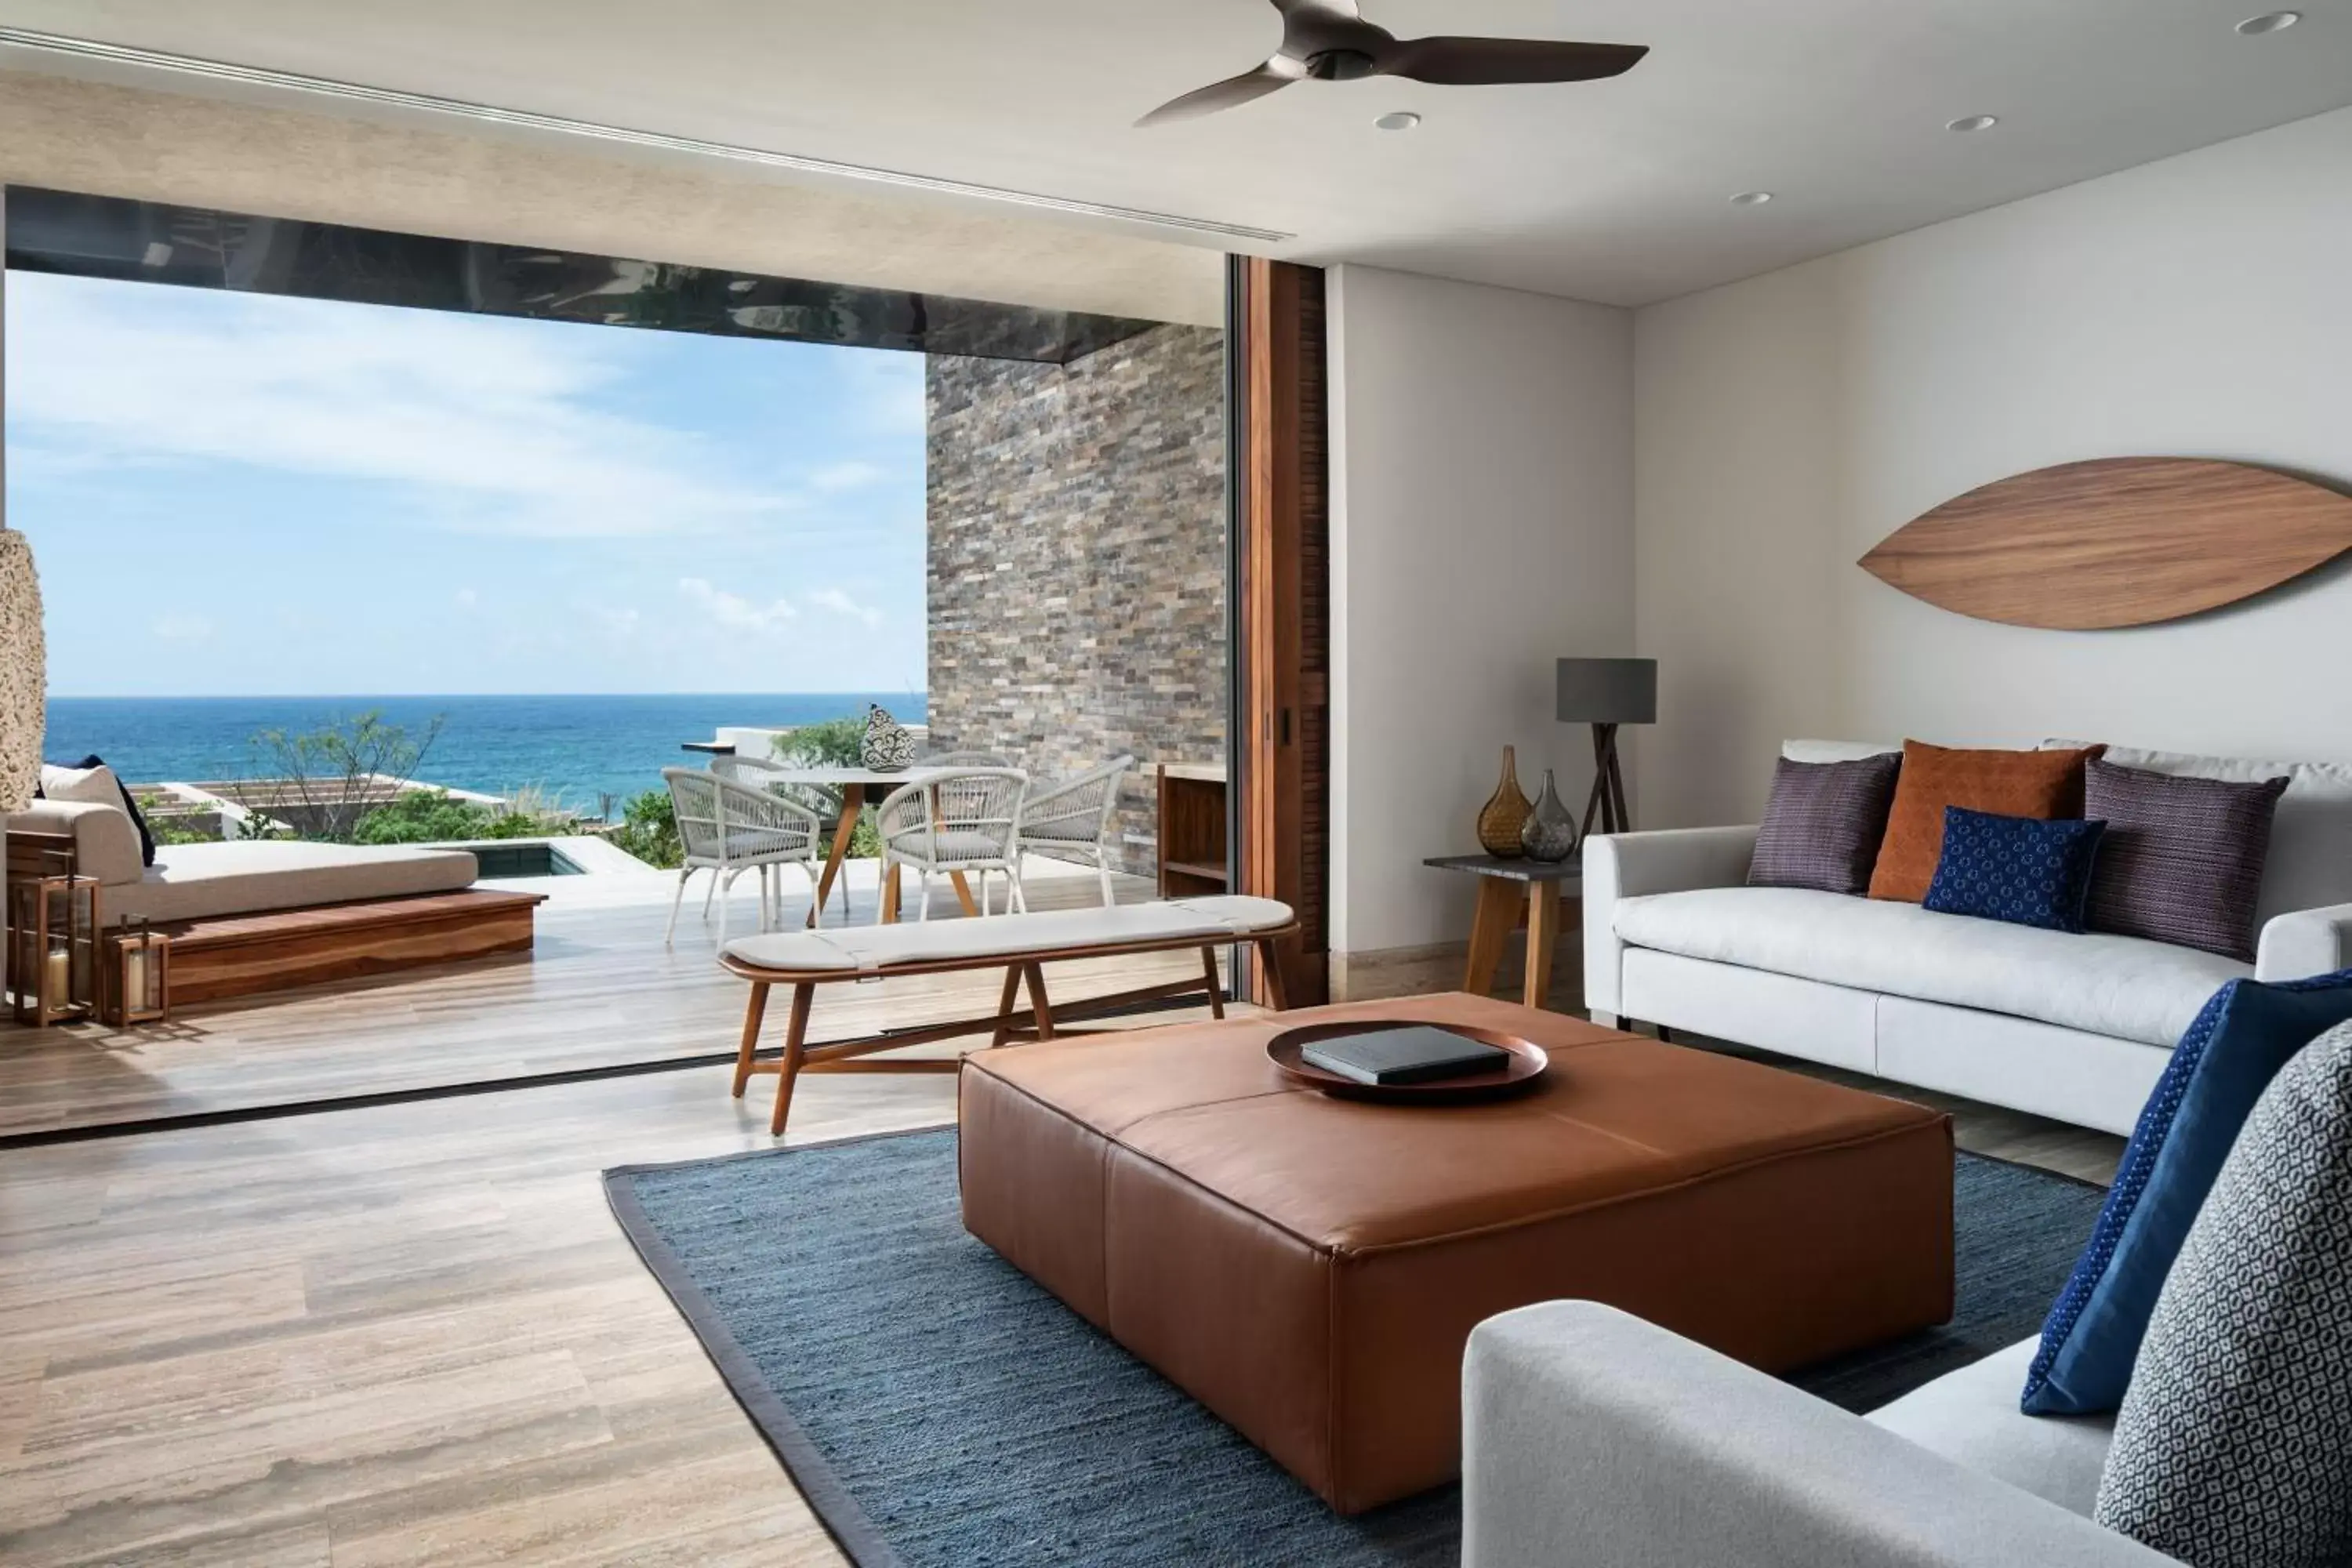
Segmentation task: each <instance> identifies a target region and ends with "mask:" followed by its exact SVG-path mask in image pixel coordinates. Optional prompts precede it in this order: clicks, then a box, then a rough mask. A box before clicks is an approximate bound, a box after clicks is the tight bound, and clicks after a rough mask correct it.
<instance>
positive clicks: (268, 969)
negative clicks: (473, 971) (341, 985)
mask: <svg viewBox="0 0 2352 1568" xmlns="http://www.w3.org/2000/svg"><path fill="white" fill-rule="evenodd" d="M546 901H547V895H546V894H544V893H510V892H503V891H499V890H495V889H488V888H468V889H462V890H460V891H457V892H454V893H425V894H421V895H418V896H415V897H411V898H404V899H372V900H362V901H361V902H357V903H349V904H322V905H320V906H317V907H315V908H312V909H307V910H272V911H270V912H268V913H267V914H257V915H223V916H218V917H215V918H214V919H210V920H196V921H173V922H169V923H164V924H159V925H157V926H156V928H155V929H156V930H157V931H161V932H163V933H164V934H165V935H167V936H169V937H170V938H171V939H172V1005H173V1006H174V1007H179V1006H183V1005H190V1004H194V1003H202V1002H220V1001H226V1000H228V999H229V998H231V997H236V996H254V995H259V994H263V993H265V992H270V991H284V990H288V989H289V988H291V987H293V986H297V985H316V984H320V983H321V982H324V981H330V980H352V979H357V978H359V977H361V976H362V975H369V974H383V973H389V972H391V971H394V970H400V969H413V968H415V967H417V966H419V965H421V964H427V963H456V962H458V961H461V960H464V959H470V958H485V957H488V956H489V955H491V954H493V953H500V952H530V947H531V937H532V917H533V913H534V911H536V910H537V909H538V908H539V906H540V905H541V904H542V903H544V902H546Z"/></svg>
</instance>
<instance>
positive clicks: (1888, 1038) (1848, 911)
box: [1584, 742, 2352, 1133]
mask: <svg viewBox="0 0 2352 1568" xmlns="http://www.w3.org/2000/svg"><path fill="white" fill-rule="evenodd" d="M2052 743H2053V744H2061V743H2071V742H2052ZM1900 749H1901V748H1900V747H1899V746H1877V745H1864V744H1855V743H1851V742H1790V744H1789V745H1788V747H1787V748H1785V754H1786V755H1788V756H1790V758H1792V759H1793V760H1796V761H1800V762H1833V761H1841V760H1844V759H1846V758H1851V757H1858V756H1866V755H1870V754H1872V753H1874V752H1883V751H1898V750H1900ZM2107 758H2108V760H2109V761H2111V762H2114V763H2119V764H2121V765H2123V766H2125V767H2134V768H2147V769H2152V770H2155V771H2158V772H2163V773H2187V774H2194V775H2197V776H2200V777H2210V778H2229V779H2237V780H2259V779H2265V778H2274V777H2278V776H2280V775H2282V774H2284V775H2285V776H2286V777H2287V778H2288V779H2289V781H2290V783H2289V784H2288V786H2287V790H2286V793H2285V795H2284V796H2282V797H2281V799H2280V802H2279V806H2278V814H2277V817H2276V820H2275V824H2274V826H2273V832H2272V839H2271V852H2270V859H2269V861H2268V863H2267V867H2266V868H2265V871H2264V875H2263V891H2262V898H2261V901H2260V904H2259V906H2258V910H2257V919H2258V921H2259V924H2260V928H2261V934H2260V942H2259V945H2258V949H2257V953H2256V959H2255V962H2254V963H2252V964H2251V965H2250V964H2245V963H2239V962H2238V961H2236V960H2234V959H2230V958H2223V957H2219V956H2217V955H2215V954H2213V953H2210V952H2199V951H2197V950H2196V949H2193V948H2185V947H2176V946H2173V945H2171V944H2170V943H2167V942H2147V941H2143V940H2141V939H2138V938H2136V937H2121V936H2107V935H2102V934H2098V933H2090V934H2085V935H2080V936H2076V935H2070V934H2068V933H2065V932H2063V931H2038V930H2033V929H2031V928H2028V927H2024V926H2015V925H2008V924H2004V923H2002V922H2000V921H1982V920H1973V919H1969V918H1967V917H1964V916H1957V915H1940V914H1934V913H1931V912H1929V911H1928V910H1924V909H1921V908H1920V907H1919V906H1918V905H1916V904H1906V903H1894V902H1889V901H1885V900H1871V899H1864V898H1855V897H1849V896H1846V895H1843V894H1839V893H1821V892H1812V891H1809V890H1806V889H1790V888H1750V887H1748V885H1747V880H1748V861H1749V859H1750V858H1751V857H1752V855H1753V854H1754V851H1755V847H1756V833H1757V830H1756V829H1755V828H1754V827H1752V826H1749V827H1702V828H1687V829H1679V830H1673V831H1667V832H1658V833H1628V834H1618V835H1613V836H1608V837H1595V838H1593V839H1591V841H1590V842H1588V844H1587V845H1586V847H1585V851H1584V987H1585V993H1584V999H1585V1005H1586V1006H1587V1007H1588V1008H1589V1009H1591V1011H1592V1013H1593V1015H1594V1016H1595V1017H1596V1018H1599V1019H1600V1020H1601V1021H1602V1022H1604V1023H1611V1022H1615V1021H1618V1020H1621V1019H1645V1020H1648V1021H1650V1022H1652V1023H1656V1024H1663V1025H1667V1026H1672V1027H1675V1028H1680V1029H1688V1030H1690V1031H1692V1032H1694V1033H1697V1034H1704V1035H1710V1036H1714V1037H1717V1038H1721V1039H1727V1040H1734V1041H1738V1042H1739V1043H1740V1044H1743V1045H1749V1046H1756V1047H1762V1048H1764V1049H1767V1050H1773V1051H1780V1052H1782V1053H1785V1054H1787V1055H1789V1056H1794V1057H1802V1058H1807V1059H1809V1060H1812V1061H1819V1062H1825V1063H1828V1064H1830V1065H1832V1066H1835V1067H1842V1068H1851V1069H1853V1070H1855V1071H1858V1072H1864V1073H1871V1074H1874V1075H1876V1076H1878V1077H1881V1078H1886V1079H1895V1080H1896V1081H1898V1082H1902V1083H1909V1084H1917V1085H1919V1086H1921V1087H1923V1088H1927V1089H1941V1090H1944V1091H1946V1092H1948V1093H1952V1094H1958V1095H1964V1096H1966V1097H1968V1098H1969V1099H1971V1100H1984V1101H1988V1102H1990V1103H1991V1104H1995V1105H2005V1106H2011V1107H2013V1108H2015V1109H2017V1110H2029V1111H2032V1112H2035V1113H2037V1114H2039V1115H2043V1116H2050V1117H2054V1118H2056V1119H2058V1120H2060V1121H2072V1122H2076V1123H2079V1124H2080V1125H2083V1126H2085V1127H2095V1128H2099V1129H2101V1130H2103V1131H2109V1132H2117V1133H2127V1132H2129V1131H2131V1129H2132V1124H2133V1122H2134V1121H2136V1120H2137V1117H2138V1115H2139V1110H2140V1107H2141V1105H2142V1103H2143V1102H2145V1101H2146V1100H2147V1094H2148V1090H2149V1089H2152V1088H2153V1087H2154V1086H2155V1083H2156V1079H2157V1078H2158V1075H2159V1074H2160V1073H2162V1072H2163V1070H2164V1064H2165V1062H2166V1061H2167V1059H2168V1058H2169V1056H2170V1054H2171V1050H2172V1047H2173V1045H2174V1043H2175V1042H2177V1041H2178V1040H2179V1037H2180V1035H2181V1032H2182V1031H2183V1030H2184V1029H2186V1028H2187V1027H2188V1026H2189V1023H2190V1021H2191V1020H2193V1019H2194V1018H2195V1017H2196V1016H2197V1012H2198V1009H2199V1008H2200V1007H2201V1006H2203V1005H2204V1004H2205V1002H2206V1000H2207V998H2209V997H2210V996H2211V995H2212V994H2213V992H2214V991H2215V990H2217V989H2218V988H2219V987H2220V986H2221V984H2222V983H2223V982H2224V981H2227V980H2230V979H2231V978H2234V977H2237V976H2242V975H2249V974H2251V975H2254V976H2256V977H2258V978H2261V979H2264V980H2285V979H2294V978H2298V977H2301V976H2304V975H2308V974H2322V973H2327V972H2329V971H2331V970H2335V969H2341V968H2344V967H2347V965H2352V766H2345V765H2339V764H2320V763H2300V764H2294V763H2276V764H2273V763H2260V762H2251V761H2242V760H2237V759H2231V758H2222V757H2200V756H2190V755H2187V754H2184V753H2179V752H2142V751H2132V750H2127V749H2125V748H2122V747H2112V748H2110V749H2109V751H2108V752H2107Z"/></svg>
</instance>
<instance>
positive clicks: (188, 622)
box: [148, 616, 213, 642]
mask: <svg viewBox="0 0 2352 1568" xmlns="http://www.w3.org/2000/svg"><path fill="white" fill-rule="evenodd" d="M148 630H150V631H152V632H153V633H154V634H155V636H156V637H159V638H161V639H162V640H163V641H164V642H208V641H210V640H211V638H212V635H213V624H212V622H210V621H208V620H206V619H205V617H204V616H157V617H156V619H155V624H154V625H153V626H150V627H149V628H148Z"/></svg>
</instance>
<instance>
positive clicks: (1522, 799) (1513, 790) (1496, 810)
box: [1478, 746, 1534, 860]
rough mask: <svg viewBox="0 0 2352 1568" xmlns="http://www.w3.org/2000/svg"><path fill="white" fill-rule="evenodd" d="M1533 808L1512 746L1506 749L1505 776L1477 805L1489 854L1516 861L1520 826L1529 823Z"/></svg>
mask: <svg viewBox="0 0 2352 1568" xmlns="http://www.w3.org/2000/svg"><path fill="white" fill-rule="evenodd" d="M1533 809H1534V807H1532V806H1530V805H1528V797H1527V796H1526V795H1522V794H1520V793H1519V766H1518V759H1517V757H1515V756H1514V755H1513V754H1512V752H1511V748H1510V747H1508V746H1505V747H1504V748H1503V779H1502V782H1501V783H1500V784H1496V786H1495V793H1494V794H1493V795H1490V796H1488V797H1487V800H1486V805H1482V806H1480V807H1479V808H1478V844H1479V847H1481V848H1483V849H1485V850H1486V853H1487V854H1489V855H1492V856H1495V857H1496V858H1498V859H1504V860H1515V859H1517V858H1518V857H1519V856H1520V854H1521V853H1522V851H1521V849H1520V847H1519V829H1520V828H1522V827H1524V826H1527V821H1528V812H1529V811H1531V810H1533Z"/></svg>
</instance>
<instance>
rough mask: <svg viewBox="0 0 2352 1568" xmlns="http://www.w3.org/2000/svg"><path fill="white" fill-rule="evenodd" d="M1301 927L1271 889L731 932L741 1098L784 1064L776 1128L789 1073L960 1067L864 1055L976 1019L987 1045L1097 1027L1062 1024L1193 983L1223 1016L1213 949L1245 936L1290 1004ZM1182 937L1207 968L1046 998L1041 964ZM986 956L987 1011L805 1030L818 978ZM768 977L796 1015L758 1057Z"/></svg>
mask: <svg viewBox="0 0 2352 1568" xmlns="http://www.w3.org/2000/svg"><path fill="white" fill-rule="evenodd" d="M1297 934H1298V921H1297V916H1296V915H1294V914H1293V913H1292V911H1291V910H1290V907H1289V906H1288V905H1286V904H1281V903H1276V901H1275V900H1271V899H1253V898H1243V897H1217V898H1204V899H1189V900H1181V901H1177V902H1171V903H1152V904H1129V905H1126V906H1123V907H1120V908H1116V909H1104V910H1055V911H1053V912H1051V913H1044V914H1023V915H982V916H978V917H973V918H969V919H964V920H957V921H940V922H939V923H938V924H936V925H933V924H930V923H928V922H925V923H921V924H916V925H889V926H868V927H863V928H857V929H856V930H838V929H829V930H824V931H787V932H772V933H769V934H765V935H761V936H751V937H742V938H739V939H738V940H736V941H734V942H729V943H728V944H727V947H726V950H725V951H724V952H721V953H720V954H719V964H720V966H721V967H723V968H725V969H726V970H728V971H729V972H730V973H735V974H740V975H741V976H742V977H743V978H744V979H746V980H748V981H750V982H751V1002H750V1004H749V1005H748V1006H747V1008H746V1009H745V1012H744V1015H743V1039H742V1043H741V1045H740V1047H738V1048H737V1051H736V1056H735V1088H734V1094H735V1098H736V1099H738V1100H740V1099H742V1098H743V1091H744V1089H745V1088H746V1087H747V1086H748V1085H749V1084H750V1083H751V1075H752V1074H754V1073H774V1074H776V1075H777V1078H776V1108H775V1111H774V1114H773V1115H772V1116H771V1117H770V1119H769V1122H768V1131H770V1132H772V1133H773V1134H774V1135H776V1136H778V1137H782V1135H783V1131H784V1119H785V1118H786V1117H787V1116H788V1115H790V1114H791V1111H792V1105H793V1083H794V1081H795V1080H796V1079H798V1078H799V1077H800V1075H801V1074H802V1073H804V1072H922V1073H940V1072H954V1071H956V1070H958V1068H961V1066H962V1060H961V1058H960V1057H955V1058H936V1057H932V1058H924V1057H916V1058H893V1059H890V1060H886V1061H866V1060H861V1059H859V1058H865V1057H868V1056H871V1055H873V1054H874V1053H875V1052H877V1051H895V1050H898V1049H899V1048H901V1047H907V1046H919V1045H928V1044H929V1043H931V1042H933V1041H937V1040H946V1039H953V1038H955V1037H958V1036H960V1035H977V1034H981V1033H982V1032H986V1033H987V1034H988V1036H989V1041H988V1046H987V1047H985V1048H989V1049H993V1048H995V1047H1001V1046H1006V1045H1012V1044H1015V1043H1018V1042H1023V1041H1028V1040H1050V1039H1054V1038H1055V1037H1057V1036H1068V1035H1074V1034H1094V1033H1100V1032H1101V1031H1098V1030H1087V1029H1070V1028H1066V1027H1063V1025H1065V1024H1066V1023H1067V1022H1068V1021H1069V1020H1070V1019H1072V1018H1074V1017H1077V1016H1091V1015H1095V1014H1099V1013H1105V1012H1109V1011H1112V1010H1114V1009H1116V1008H1118V1007H1123V1006H1127V1005H1131V1004H1134V1003H1137V1002H1147V1001H1158V1000H1162V999H1166V998H1171V997H1177V996H1189V995H1193V994H1206V996H1207V998H1208V1003H1209V1011H1210V1014H1211V1016H1214V1017H1218V1018H1222V1017H1223V1016H1225V1005H1224V996H1223V992H1222V990H1221V989H1220V985H1219V981H1218V978H1217V949H1219V948H1221V947H1229V946H1232V945H1234V944H1235V943H1237V942H1248V943H1252V944H1255V946H1256V948H1257V950H1258V952H1259V954H1260V955H1261V957H1262V958H1263V960H1264V963H1263V965H1262V969H1263V972H1264V973H1265V984H1266V990H1267V1000H1268V1001H1270V1002H1271V1003H1272V1004H1273V1005H1274V1008H1275V1010H1276V1011H1277V1012H1279V1011H1281V1010H1282V1009H1283V1008H1284V1007H1285V1006H1286V1005H1287V1004H1286V999H1285V997H1284V995H1283V992H1282V977H1281V972H1280V970H1279V968H1278V967H1277V966H1276V963H1275V943H1276V942H1280V941H1282V940H1283V939H1285V938H1286V937H1292V936H1296V935H1297ZM1186 948H1197V949H1199V950H1200V953H1201V977H1200V978H1199V979H1195V980H1177V981H1171V982H1168V983H1166V984H1160V985H1144V986H1139V987H1137V988H1136V989H1134V990H1131V991H1121V992H1118V993H1117V994H1113V995H1108V996H1090V997H1087V999H1086V1000H1085V1001H1083V1002H1079V1003H1075V1004H1065V1005H1063V1006H1061V1007H1059V1008H1058V1009H1057V1008H1056V1007H1055V1005H1053V1004H1052V1003H1051V1002H1049V1001H1048V1000H1047V999H1046V996H1045V968H1044V966H1045V964H1048V963H1060V962H1063V961H1066V960H1069V959H1077V958H1117V957H1123V956H1127V955H1129V954H1136V953H1146V952H1182V951H1183V950H1184V949H1186ZM978 969H1002V970H1003V971H1004V990H1003V994H1001V995H1000V996H999V997H998V999H997V1004H996V1011H995V1012H993V1013H991V1014H988V1015H986V1016H982V1017H978V1018H960V1019H956V1020H954V1021H952V1022H950V1023H944V1024H930V1025H926V1026H923V1027H921V1028H916V1029H902V1030H898V1031H897V1032H895V1033H891V1034H887V1035H867V1036H865V1037H860V1038H857V1039H854V1040H830V1041H827V1042H826V1043H824V1045H820V1046H812V1045H810V1044H808V1043H807V1039H808V1020H809V1007H810V1005H811V1004H812V1003H813V1002H814V999H815V995H816V988H817V987H818V986H820V985H824V984H835V983H838V982H841V981H852V982H855V981H861V980H884V979H889V978H892V977H894V976H897V975H901V974H945V973H955V972H960V971H969V970H978ZM1023 984H1026V985H1027V986H1028V988H1029V1005H1028V1007H1027V1008H1026V1009H1018V1007H1017V1005H1018V1003H1019V1002H1020V999H1021V988H1022V986H1023ZM772 985H789V986H791V987H792V988H793V1006H792V1019H791V1022H790V1023H789V1025H787V1026H786V1028H785V1031H784V1048H783V1053H782V1056H781V1057H780V1058H776V1059H774V1060H771V1061H761V1060H760V1059H759V1058H758V1051H759V1042H760V1026H761V1022H762V1020H763V1019H764V1018H765V1017H766V1016H767V1010H768V988H769V987H770V986H772Z"/></svg>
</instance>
